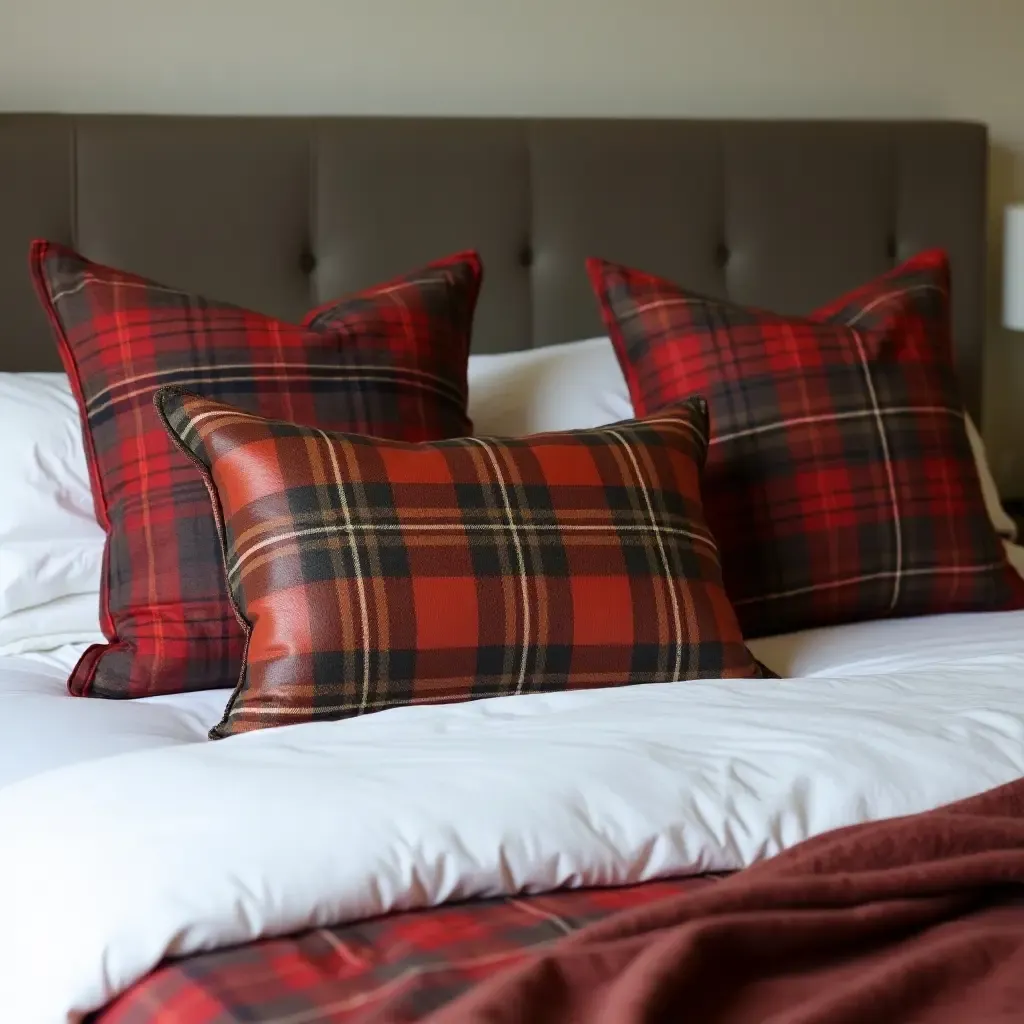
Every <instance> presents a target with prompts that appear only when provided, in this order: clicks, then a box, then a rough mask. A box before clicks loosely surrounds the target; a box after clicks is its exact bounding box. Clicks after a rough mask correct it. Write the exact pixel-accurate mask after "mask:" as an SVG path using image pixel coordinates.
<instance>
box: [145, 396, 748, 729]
mask: <svg viewBox="0 0 1024 1024" xmlns="http://www.w3.org/2000/svg"><path fill="white" fill-rule="evenodd" d="M157 405H158V408H159V409H160V413H161V415H162V416H163V417H164V421H165V423H166V425H167V428H168V431H169V432H171V434H172V435H173V436H175V437H176V438H177V439H178V440H179V441H180V443H181V445H182V449H183V450H184V451H186V452H188V453H189V454H190V455H191V457H192V458H194V459H195V460H196V462H197V464H198V465H199V466H200V467H201V468H202V469H203V471H204V472H205V473H206V476H207V481H208V486H209V489H210V493H211V495H213V498H214V503H215V505H216V506H217V507H218V522H220V523H222V524H223V533H222V541H223V544H224V554H225V564H226V566H227V574H228V580H229V583H230V587H231V594H232V597H233V599H234V601H235V604H236V606H237V608H238V613H239V618H240V619H241V620H243V621H245V622H247V623H249V624H250V632H249V644H248V648H247V654H246V664H245V669H244V672H243V674H242V677H241V681H240V684H239V687H238V689H237V690H236V691H235V694H234V696H233V697H232V699H231V702H230V704H229V705H228V708H227V711H226V713H225V716H224V719H223V720H222V721H221V723H220V725H218V726H217V727H216V728H215V729H214V730H213V733H212V735H213V736H215V737H217V736H229V735H232V734H234V733H239V732H245V731H248V730H251V729H259V728H263V727H266V726H274V725H286V724H290V723H296V722H302V721H311V720H319V719H329V718H342V717H347V716H351V715H359V714H364V713H367V712H371V711H380V710H383V709H385V708H390V707H395V706H397V705H402V704H421V703H437V702H448V701H461V700H471V699H474V698H480V697H493V696H499V695H504V694H516V693H533V692H541V691H550V690H564V689H575V688H588V687H602V686H621V685H625V684H629V683H653V682H669V681H673V680H682V679H694V678H734V677H756V676H758V675H759V669H758V666H757V664H756V662H755V661H754V660H753V658H752V657H751V655H750V654H749V653H748V651H747V649H746V647H745V646H744V643H743V637H742V635H741V634H740V630H739V626H738V625H737V622H736V616H735V613H734V612H733V610H732V607H731V605H730V604H729V600H728V598H727V597H726V596H725V590H724V588H723V586H722V579H721V573H720V570H719V564H718V551H717V549H716V548H715V542H714V539H713V538H712V536H711V533H710V532H709V530H708V528H707V526H706V525H705V523H704V518H703V513H702V510H701V500H700V467H701V465H702V464H703V462H704V457H705V453H706V450H707V410H706V407H705V405H704V403H703V401H701V400H698V399H691V400H689V401H686V402H683V403H681V404H680V405H678V406H676V407H673V408H671V409H666V410H665V411H664V412H662V413H660V414H659V415H657V416H654V417H651V418H650V419H648V420H647V421H639V422H628V423H622V424H618V425H617V426H614V427H610V428H607V429H601V430H589V431H579V432H573V433H563V434H541V435H537V436H535V437H530V438H524V439H519V440H508V441H505V440H495V439H491V438H463V439H460V440H453V441H441V442H437V443H434V444H422V445H410V444H403V443H400V442H395V441H382V440H376V439H373V438H368V437H360V436H358V435H352V434H337V433H335V434H327V433H325V432H323V431H320V430H314V429H310V428H308V427H300V426H296V425H294V424H291V423H285V422H280V421H271V420H266V419H262V418H260V417H256V416H253V415H251V414H249V413H245V412H242V411H240V410H238V409H234V408H232V407H230V406H226V405H222V404H220V403H217V402H211V401H209V400H208V399H205V398H200V397H198V396H196V395H192V394H189V393H187V392H184V391H182V390H180V389H178V388H169V389H165V390H161V391H160V392H159V393H158V395H157Z"/></svg>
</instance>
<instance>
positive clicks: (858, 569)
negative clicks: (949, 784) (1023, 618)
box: [587, 251, 1024, 638]
mask: <svg viewBox="0 0 1024 1024" xmlns="http://www.w3.org/2000/svg"><path fill="white" fill-rule="evenodd" d="M587 269H588V272H589V275H590V278H591V282H592V284H593V287H594V290H595V291H596V293H597V297H598V300H599V303H600V305H601V309H602V313H603V316H604V319H605V322H606V324H607V325H608V329H609V331H610V333H611V336H612V341H613V343H614V345H615V350H616V352H617V354H618V357H619V362H620V364H621V365H622V369H623V372H624V373H625V376H626V379H627V382H628V385H629V391H630V395H631V397H632V400H633V405H634V408H635V410H636V414H637V415H638V416H643V415H647V414H648V413H650V412H652V411H656V410H657V409H659V408H661V407H663V406H665V405H667V404H669V403H672V402H675V401H678V400H679V399H680V398H683V397H685V396H686V395H689V394H700V395H702V396H704V397H705V398H706V399H707V401H708V405H709V408H710V411H711V422H712V424H713V433H712V437H711V442H710V449H709V453H708V461H707V467H706V470H705V475H704V501H705V508H706V511H707V516H708V522H710V523H711V524H712V527H713V529H714V533H715V537H716V539H717V541H718V543H719V546H720V548H721V553H722V567H723V575H724V579H725V584H726V590H727V591H728V593H729V596H730V597H731V598H732V600H733V603H734V605H735V608H736V612H737V615H738V616H739V621H740V625H741V627H742V628H743V631H744V634H745V636H747V637H748V638H750V637H757V636H765V635H771V634H778V633H788V632H793V631H796V630H800V629H808V628H812V627H818V626H828V625H835V624H839V623H843V622H853V621H858V620H868V619H877V618H883V617H887V616H912V615H930V614H939V613H943V612H968V611H994V610H999V609H1010V608H1020V607H1024V593H1022V590H1024V588H1022V587H1021V581H1020V578H1019V577H1018V576H1017V575H1016V574H1015V573H1014V572H1013V570H1012V569H1011V567H1010V566H1009V564H1008V563H1007V560H1006V555H1005V551H1004V549H1003V546H1002V544H1001V542H1000V540H999V538H998V537H997V536H996V533H995V531H994V530H993V528H992V526H991V523H990V521H989V518H988V515H987V513H986V511H985V504H984V499H983V497H982V492H981V485H980V482H979V480H978V475H977V470H976V467H975V463H974V458H973V456H972V453H971V448H970V443H969V441H968V437H967V432H966V426H965V417H964V411H963V404H962V402H961V399H960V395H959V390H958V386H957V381H956V372H955V368H954V364H953V350H952V340H951V327H950V315H949V303H950V294H949V268H948V264H947V260H946V257H945V255H944V254H943V253H942V252H939V251H929V252H925V253H922V254H920V255H919V256H917V257H915V258H914V259H912V260H910V261H909V262H907V263H905V264H904V265H902V266H900V267H898V268H896V269H894V270H893V271H891V272H890V273H888V274H886V275H884V276H883V277H880V278H878V279H877V280H875V281H872V282H871V283H869V284H867V285H865V286H863V287H861V288H859V289H857V290H856V291H854V292H851V293H850V294H848V295H846V296H844V297H843V298H841V299H839V300H838V301H836V302H834V303H833V304H831V305H830V306H828V307H826V308H824V309H822V310H819V311H818V312H817V313H815V314H813V315H812V316H811V317H809V318H796V317H782V316H777V315H775V314H773V313H769V312H765V311H762V310H756V309H746V308H743V307H741V306H737V305H734V304H732V303H729V302H726V301H722V300H718V299H711V298H707V297H705V296H702V295H698V294H696V293H694V292H690V291H686V290H685V289H682V288H679V287H677V286H676V285H674V284H672V283H670V282H668V281H665V280H662V279H660V278H658V277H655V276H653V275H650V274H645V273H641V272H639V271H636V270H630V269H628V268H626V267H622V266H617V265H615V264H612V263H608V262H605V261H603V260H596V259H594V260H589V261H588V264H587Z"/></svg>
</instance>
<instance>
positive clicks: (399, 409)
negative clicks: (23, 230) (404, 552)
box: [31, 241, 481, 697]
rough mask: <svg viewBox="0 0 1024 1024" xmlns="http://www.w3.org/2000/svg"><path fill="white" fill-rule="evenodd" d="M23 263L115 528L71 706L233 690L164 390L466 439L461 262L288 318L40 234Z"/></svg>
mask: <svg viewBox="0 0 1024 1024" xmlns="http://www.w3.org/2000/svg"><path fill="white" fill-rule="evenodd" d="M31 268H32V273H33V277H34V280H35V284H36V288H37V291H38V294H39V297H40V300H41V301H42V304H43V306H44V308H45V309H46V311H47V312H48V314H49V317H50V320H51V323H52V325H53V328H54V331H55V334H56V336H57V341H58V345H59V348H60V353H61V358H62V359H63V362H64V366H65V368H66V370H67V372H68V375H69V376H70V378H71V382H72V387H73V389H74V391H75V395H76V397H77V399H78V402H79V406H80V408H81V411H82V425H83V431H84V434H85V447H86V455H87V459H88V463H89V469H90V475H91V482H92V490H93V497H94V500H95V505H96V515H97V518H98V520H99V522H100V524H101V525H102V526H103V527H104V528H105V529H106V531H107V542H106V555H105V566H104V577H103V580H102V585H101V594H100V604H101V625H102V628H103V632H104V635H105V636H106V638H107V640H108V641H109V642H108V643H107V644H102V645H94V646H92V647H90V648H89V649H88V650H87V651H86V653H85V654H84V655H83V657H82V659H81V660H80V662H79V663H78V665H77V666H76V667H75V669H74V671H73V673H72V675H71V678H70V680H69V684H68V685H69V689H70V691H71V692H72V693H73V694H76V695H78V696H98V697H144V696H151V695H154V694H166V693H179V692H184V691H189V690H202V689H210V688H216V687H230V686H233V685H234V683H235V681H236V680H237V677H238V673H239V671H240V669H241V664H242V656H243V649H244V644H245V632H244V629H243V628H242V626H241V625H240V624H239V622H238V621H237V619H236V618H235V614H234V611H233V609H232V606H231V603H230V601H229V598H228V593H227V587H226V583H225V580H224V569H223V564H222V561H221V554H220V545H219V542H218V539H217V529H216V526H215V523H214V520H213V516H212V513H211V510H210V503H209V499H208V497H207V494H206V490H205V488H204V486H203V482H202V479H201V478H200V477H199V475H198V474H197V473H196V471H195V469H194V468H193V467H192V465H191V464H190V462H189V460H188V459H187V458H185V457H184V456H183V455H182V454H181V452H179V451H178V449H177V447H176V446H175V445H174V444H173V443H172V442H171V440H170V438H168V436H167V432H166V431H165V430H164V429H163V427H162V425H161V423H160V420H159V418H158V417H157V415H156V411H155V410H154V408H153V394H154V392H155V391H156V390H157V389H158V388H159V387H161V386H163V385H167V384H178V385H186V386H188V387H189V388H192V389H194V390H197V391H201V392H202V393H203V394H207V395H210V396H214V397H217V398H222V399H224V400H225V401H230V402H232V403H234V404H236V405H238V406H240V407H243V408H246V409H250V410H252V411H254V412H261V413H264V414H266V415H269V416H285V417H287V418H289V419H295V420H298V421H299V422H303V423H309V424H314V425H317V426H321V427H326V428H332V429H337V430H352V431H359V432H362V433H369V434H380V435H382V436H386V437H397V438H403V439H406V440H410V441H419V440H426V439H435V438H443V437H454V436H460V435H463V434H465V433H467V432H468V430H469V428H470V423H469V420H468V419H467V416H466V367H467V363H468V358H469V342H470V330H471V324H472V319H473V312H474V309H475V305H476V299H477V294H478V291H479V287H480V281H481V268H480V263H479V260H478V259H477V257H476V255H475V254H474V253H462V254H460V255H457V256H454V257H452V258H451V259H447V260H442V261H440V262H437V263H434V264H431V265H430V266H428V267H426V268H424V269H422V270H419V271H417V272H415V273H414V274H411V275H409V276H408V277H404V278H399V279H397V280H395V281H391V282H389V283H387V284H384V285H381V286H379V287H377V288H372V289H370V290H368V291H366V292H363V293H361V294H359V295H356V296H353V297H351V298H346V299H343V300H341V301H339V302H337V303H335V304H334V305H333V306H331V307H325V308H324V309H322V310H319V311H317V312H316V314H315V316H314V323H313V324H312V325H311V326H310V327H300V326H296V325H292V324H287V323H283V322H281V321H278V320H274V319H272V318H270V317H266V316H263V315H261V314H258V313H253V312H249V311H247V310H243V309H239V308H237V307H234V306H231V305H228V304H226V303H220V302H212V301H210V300H208V299H205V298H202V297H201V296H198V295H191V294H188V293H187V292H184V291H179V290H177V289H174V288H168V287H165V286H164V285H160V284H157V283H155V282H153V281H149V280H146V279H145V278H141V277H138V276H136V275H133V274H127V273H124V272H122V271H119V270H115V269H112V268H110V267H104V266H100V265H99V264H96V263H92V262H90V261H89V260H87V259H85V258H84V257H82V256H80V255H79V254H78V253H76V252H73V251H72V250H70V249H67V248H65V247H63V246H60V245H54V244H52V243H49V242H42V241H37V242H35V243H33V246H32V250H31Z"/></svg>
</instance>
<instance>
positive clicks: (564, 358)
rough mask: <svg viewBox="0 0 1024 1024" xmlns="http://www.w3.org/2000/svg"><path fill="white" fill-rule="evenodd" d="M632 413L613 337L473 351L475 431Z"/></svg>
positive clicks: (514, 432) (505, 432)
mask: <svg viewBox="0 0 1024 1024" xmlns="http://www.w3.org/2000/svg"><path fill="white" fill-rule="evenodd" d="M632 415H633V405H632V403H631V402H630V400H629V391H628V390H627V388H626V381H625V378H624V377H623V376H622V370H621V369H620V368H619V361H618V359H617V358H616V356H615V350H614V349H613V348H612V343H611V341H610V340H609V339H608V338H590V339H589V340H587V341H570V342H566V343H564V344H561V345H548V346H546V347H544V348H533V349H527V350H525V351H523V352H504V353H501V354H500V355H479V356H470V357H469V416H470V419H472V421H473V428H474V432H475V433H478V434H489V435H491V436H497V437H522V436H523V435H525V434H542V433H546V432H547V431H551V430H585V429H589V428H591V427H601V426H604V425H605V424H606V423H616V422H617V421H619V420H628V419H630V417H632Z"/></svg>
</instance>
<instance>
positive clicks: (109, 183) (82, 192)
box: [0, 114, 988, 413]
mask: <svg viewBox="0 0 1024 1024" xmlns="http://www.w3.org/2000/svg"><path fill="white" fill-rule="evenodd" d="M987 154H988V149H987V135H986V130H985V128H984V126H982V125H978V124H968V123H954V122H920V123H918V122H851V121H846V122H827V121H819V122H788V121H761V122H751V121H601V120H573V121H559V120H551V121H547V120H544V121H520V120H467V119H453V120H430V119H417V120H405V119H391V118H329V119H310V120H306V119H280V118H171V117H159V116H142V117H120V116H118V117H105V116H62V115H21V114H11V115H0V310H2V321H0V323H2V325H3V327H2V332H0V369H4V370H27V369H36V370H39V369H51V368H56V367H57V366H58V363H57V359H56V355H55V350H54V346H53V342H52V339H51V337H50V333H49V328H48V327H47V325H46V324H45V322H44V320H43V318H42V316H41V314H40V312H39V310H38V309H37V307H36V302H35V299H34V296H33V294H32V290H31V287H30V284H29V280H28V276H27V274H26V270H25V265H26V264H25V256H26V251H27V244H28V241H29V239H30V238H32V237H35V236H42V237H48V238H51V239H53V240H57V241H63V242H67V243H69V244H71V245H74V246H75V247H77V248H79V249H80V250H81V251H82V252H83V253H84V254H85V255H87V256H89V257H91V258H93V259H96V260H99V261H101V262H105V263H110V264H113V265H115V266H119V267H123V268H125V269H129V270H134V271H136V272H137V273H141V274H145V275H148V276H150V277H155V278H157V279H158V280H162V281H165V282H167V283H169V284H175V285H179V286H183V287H187V288H192V289H196V290H199V291H202V292H204V293H206V294H208V295H210V296H213V297H216V298H220V299H226V300H231V301H234V302H236V303H239V304H242V305H245V306H249V307H252V308H255V309H259V310H262V311H265V312H268V313H273V314H276V315H278V316H281V317H285V318H291V319H295V318H298V317H300V316H301V315H302V314H303V313H304V312H305V311H306V310H307V309H308V308H309V307H310V306H311V305H313V304H315V303H318V302H320V301H321V300H325V299H328V298H330V297H333V296H336V295H339V294H342V293H344V292H347V291H349V290H352V289H355V288H358V287H360V286H363V285H366V284H370V283H372V282H375V281H379V280H381V279H384V278H387V277H390V276H392V275H395V274H398V273H401V272H404V271H407V270H409V269H412V268H413V267H415V266H416V265H418V264H420V263H422V262H426V261H428V260H430V259H434V258H437V257H439V256H442V255H446V254H448V253H451V252H454V251H456V250H458V249H462V248H471V247H473V248H478V249H479V250H480V251H481V254H482V256H483V259H484V264H485V270H486V279H485V283H484V290H483V294H482V297H481V302H480V308H479V314H478V317H477V330H476V341H475V350H476V351H501V350H509V349H517V348H525V347H529V346H531V345H546V344H550V343H552V342H558V341H566V340H570V339H573V338H582V337H589V336H592V335H594V334H597V333H602V328H601V325H600V321H599V319H598V315H597V311H596V307H595V304H594V300H593V299H592V297H591V294H590V291H589V287H588V284H587V281H586V277H585V275H584V271H583V260H584V258H585V257H586V256H588V255H600V256H605V257H607V258H609V259H613V260H617V261H620V262H624V263H629V264H632V265H634V266H637V267H640V268H643V269H645V270H650V271H652V272H654V273H659V274H662V275H664V276H667V277H669V278H672V279H674V280H677V281H679V282H680V283H685V284H686V285H688V286H690V287H693V288H696V289H701V290H704V291H706V292H709V293H712V294H716V295H728V296H730V297H733V298H735V299H737V300H740V301H742V302H747V303H754V304H757V305H760V306H764V307H768V308H773V309H776V310H778V311H780V312H806V311H808V310H810V309H811V308H813V307H814V306H815V305H817V304H819V303H821V302H823V301H825V300H827V299H830V298H833V297H835V296H836V295H838V294H840V293H842V292H843V291H844V290H846V289H847V288H850V287H852V286H854V285H856V284H859V283H861V282H863V281H865V280H867V279H869V278H871V277H872V276H874V275H875V274H877V273H879V272H880V271H882V270H884V269H886V268H888V267H890V266H892V265H893V263H894V262H896V261H899V260H901V259H903V258H905V257H907V256H909V255H911V254H912V253H914V252H916V251H919V250H920V249H922V248H925V247H930V246H943V247H945V248H946V249H947V250H948V252H949V253H950V256H951V258H952V264H953V279H954V315H955V319H956V327H955V333H956V343H957V355H958V360H959V367H960V373H961V378H962V383H963V390H964V397H965V400H966V402H967V404H968V407H969V408H970V409H971V410H972V411H973V412H975V413H977V412H978V411H979V407H980V404H981V374H982V354H983V353H982V348H983V338H984V301H983V283H984V254H985V193H986V182H987V173H986V162H987Z"/></svg>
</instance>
